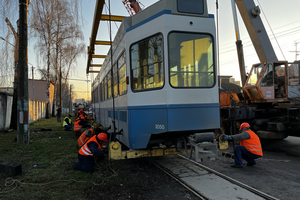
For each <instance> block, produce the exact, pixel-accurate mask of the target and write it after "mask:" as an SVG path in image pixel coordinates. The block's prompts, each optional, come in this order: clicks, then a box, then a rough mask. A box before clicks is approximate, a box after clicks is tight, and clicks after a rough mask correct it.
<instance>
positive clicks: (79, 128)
mask: <svg viewBox="0 0 300 200" xmlns="http://www.w3.org/2000/svg"><path fill="white" fill-rule="evenodd" d="M85 128H91V125H90V124H89V123H88V122H87V121H86V120H85V118H84V117H83V116H81V117H79V118H77V119H76V122H75V124H74V132H75V135H76V136H77V137H79V136H80V135H81V134H82V133H83V131H85V130H86V129H85Z"/></svg>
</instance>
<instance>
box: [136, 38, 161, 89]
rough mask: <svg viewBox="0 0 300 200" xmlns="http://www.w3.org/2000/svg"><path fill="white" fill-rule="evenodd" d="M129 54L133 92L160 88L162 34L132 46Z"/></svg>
mask: <svg viewBox="0 0 300 200" xmlns="http://www.w3.org/2000/svg"><path fill="white" fill-rule="evenodd" d="M130 52H131V56H130V57H131V74H132V80H131V83H132V84H131V86H132V89H133V91H141V90H149V89H154V88H155V89H159V88H161V87H162V86H163V84H164V73H163V36H162V34H157V35H155V36H152V37H151V38H148V39H145V40H143V41H140V42H138V43H136V44H133V45H132V46H131V48H130Z"/></svg>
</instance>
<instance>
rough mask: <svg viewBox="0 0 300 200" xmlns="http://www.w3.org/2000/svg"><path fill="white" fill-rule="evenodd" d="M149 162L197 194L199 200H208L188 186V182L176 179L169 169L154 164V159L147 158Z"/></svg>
mask: <svg viewBox="0 0 300 200" xmlns="http://www.w3.org/2000/svg"><path fill="white" fill-rule="evenodd" d="M148 161H149V162H151V163H152V164H153V165H155V166H156V167H158V168H159V169H160V170H162V171H163V172H165V173H166V174H167V175H169V176H170V177H171V178H173V179H174V180H175V181H177V182H178V183H179V184H181V185H182V186H183V187H185V188H186V189H187V190H189V191H190V192H192V193H193V194H194V195H195V196H197V197H198V198H200V199H201V200H209V198H207V197H205V196H203V194H201V193H199V192H198V191H196V190H194V189H193V188H192V187H190V186H189V185H188V184H186V183H185V182H183V181H181V180H180V179H178V178H177V177H176V176H174V175H173V174H172V173H171V172H169V170H167V169H165V168H163V167H161V166H159V165H158V164H156V163H155V162H154V161H152V160H151V159H148Z"/></svg>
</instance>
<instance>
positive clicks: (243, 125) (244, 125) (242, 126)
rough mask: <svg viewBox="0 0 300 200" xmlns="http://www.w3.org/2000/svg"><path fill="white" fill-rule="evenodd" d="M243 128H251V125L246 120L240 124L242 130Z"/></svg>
mask: <svg viewBox="0 0 300 200" xmlns="http://www.w3.org/2000/svg"><path fill="white" fill-rule="evenodd" d="M243 128H250V125H249V124H248V123H246V122H244V123H242V124H241V126H240V130H242V129H243Z"/></svg>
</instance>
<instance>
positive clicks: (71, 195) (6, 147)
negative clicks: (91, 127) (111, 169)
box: [0, 117, 108, 200]
mask: <svg viewBox="0 0 300 200" xmlns="http://www.w3.org/2000/svg"><path fill="white" fill-rule="evenodd" d="M73 118H74V117H73ZM72 121H74V119H73V120H72ZM41 128H51V129H52V131H41ZM29 129H30V141H31V142H30V144H17V142H16V141H15V138H16V135H17V132H16V131H13V132H9V133H3V132H0V135H1V140H0V160H3V161H7V162H12V163H18V164H21V165H22V174H21V175H18V176H16V177H13V179H7V176H6V175H5V174H3V173H2V174H1V173H0V199H5V200H6V199H7V200H10V199H11V200H18V199H22V200H23V199H43V200H47V199H55V200H56V199H73V200H75V199H86V198H85V197H86V194H85V192H86V191H87V190H86V189H87V188H91V187H94V186H95V185H94V184H93V183H92V182H94V183H99V184H100V183H101V181H102V180H104V179H105V177H104V176H108V175H107V174H103V173H102V174H101V169H99V168H105V166H104V165H105V162H107V161H104V162H102V164H97V166H96V167H97V168H98V169H96V170H99V171H100V172H97V171H96V172H94V173H83V172H80V171H74V170H73V164H74V163H75V162H76V161H77V160H78V159H77V154H78V150H79V149H78V148H77V147H76V145H77V138H76V137H75V134H74V132H73V131H64V129H63V127H62V123H59V122H57V120H56V118H54V117H53V118H50V119H43V120H41V121H38V122H34V123H33V124H31V125H30V126H29ZM100 165H102V166H100ZM11 180H13V181H14V182H13V181H12V182H7V181H11ZM5 184H6V185H7V186H5Z"/></svg>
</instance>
